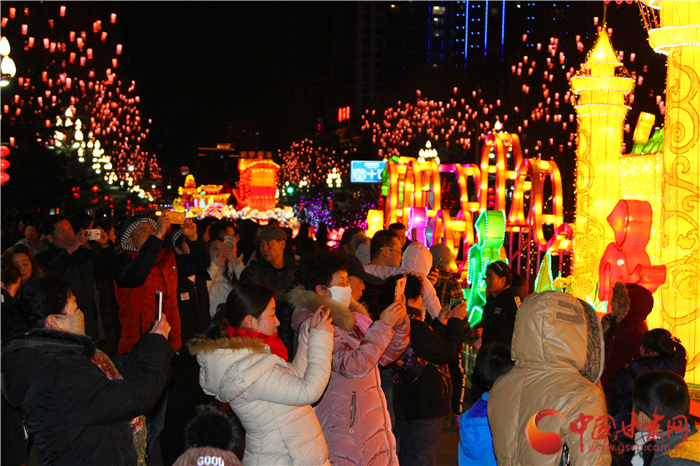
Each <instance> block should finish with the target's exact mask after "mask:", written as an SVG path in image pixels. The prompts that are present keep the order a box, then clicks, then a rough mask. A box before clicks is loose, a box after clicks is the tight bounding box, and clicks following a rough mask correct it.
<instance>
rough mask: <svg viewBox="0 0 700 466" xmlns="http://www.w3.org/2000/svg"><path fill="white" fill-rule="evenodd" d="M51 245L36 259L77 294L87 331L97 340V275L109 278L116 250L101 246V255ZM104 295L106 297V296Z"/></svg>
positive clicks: (79, 249)
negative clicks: (71, 250) (72, 251)
mask: <svg viewBox="0 0 700 466" xmlns="http://www.w3.org/2000/svg"><path fill="white" fill-rule="evenodd" d="M47 244H48V246H49V248H48V249H47V250H46V251H44V252H41V253H39V254H37V255H36V260H37V261H39V263H40V264H41V265H42V266H43V267H44V270H45V271H46V273H47V274H48V275H49V276H54V277H56V278H60V279H62V280H65V281H66V283H68V284H69V285H70V289H71V291H72V292H73V294H74V295H75V300H76V302H77V303H78V307H79V308H80V310H81V311H83V315H84V316H85V333H86V334H87V335H89V336H91V337H92V338H93V339H97V337H98V336H99V335H98V328H97V321H98V317H97V314H98V312H99V310H98V309H97V296H96V295H95V277H103V278H108V277H109V276H110V269H111V267H112V265H113V263H114V259H115V253H114V248H113V247H112V246H107V247H106V248H99V249H100V254H101V255H100V256H98V255H97V254H95V253H94V252H92V250H90V249H88V248H82V247H81V248H78V249H77V250H76V251H75V252H74V253H73V254H70V253H68V251H67V250H65V249H59V248H57V247H56V246H54V245H53V244H51V243H48V242H47ZM106 298H107V297H106V296H105V297H104V298H103V299H106Z"/></svg>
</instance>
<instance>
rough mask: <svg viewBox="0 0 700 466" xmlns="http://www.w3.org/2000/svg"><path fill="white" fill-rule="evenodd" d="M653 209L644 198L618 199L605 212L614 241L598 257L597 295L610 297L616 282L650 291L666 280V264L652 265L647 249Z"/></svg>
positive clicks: (604, 297)
mask: <svg viewBox="0 0 700 466" xmlns="http://www.w3.org/2000/svg"><path fill="white" fill-rule="evenodd" d="M652 218H653V212H652V209H651V204H649V203H648V202H647V201H632V200H627V199H620V201H619V202H618V203H617V205H616V206H615V208H614V209H613V211H612V212H611V213H610V215H608V218H607V220H608V223H609V224H610V226H611V227H612V229H613V231H614V232H615V242H614V243H610V244H608V247H607V248H606V249H605V252H604V253H603V258H602V259H601V260H600V269H599V280H600V286H599V288H598V299H600V300H601V301H610V298H611V297H612V289H613V286H614V285H615V282H617V281H618V280H622V281H623V282H625V283H637V284H638V285H641V286H643V287H644V288H646V289H647V290H649V291H651V292H652V293H653V292H654V291H656V289H657V288H658V287H659V286H660V285H661V284H663V283H664V282H665V281H666V266H665V265H651V260H650V259H649V254H647V252H646V247H647V244H648V243H649V236H650V235H651V221H652Z"/></svg>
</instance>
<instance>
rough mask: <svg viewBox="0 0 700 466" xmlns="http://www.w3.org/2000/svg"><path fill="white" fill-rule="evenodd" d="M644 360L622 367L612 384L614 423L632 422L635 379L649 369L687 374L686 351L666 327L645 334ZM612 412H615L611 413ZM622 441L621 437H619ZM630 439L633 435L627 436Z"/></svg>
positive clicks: (643, 340) (619, 424) (643, 339)
mask: <svg viewBox="0 0 700 466" xmlns="http://www.w3.org/2000/svg"><path fill="white" fill-rule="evenodd" d="M642 355H643V356H642V359H640V360H639V361H637V362H635V363H634V365H632V367H623V368H622V369H620V370H619V371H617V373H616V374H615V378H614V379H613V383H612V386H611V387H610V389H611V391H612V393H613V395H614V396H615V406H616V411H615V413H616V414H614V416H615V425H617V426H621V425H622V422H625V423H627V424H629V422H630V417H631V413H632V389H633V388H634V381H635V380H637V379H638V378H639V377H640V376H641V375H642V374H646V373H647V372H650V371H659V370H664V371H672V372H675V373H676V374H678V375H680V376H681V377H683V376H685V365H686V351H685V348H684V347H683V345H681V342H680V340H678V339H677V338H674V337H673V335H671V332H669V331H668V330H666V329H663V328H655V329H653V330H649V331H648V332H646V333H645V334H644V337H642ZM611 414H612V413H611ZM618 440H620V437H618ZM628 440H629V441H630V442H631V441H632V439H631V438H629V439H628Z"/></svg>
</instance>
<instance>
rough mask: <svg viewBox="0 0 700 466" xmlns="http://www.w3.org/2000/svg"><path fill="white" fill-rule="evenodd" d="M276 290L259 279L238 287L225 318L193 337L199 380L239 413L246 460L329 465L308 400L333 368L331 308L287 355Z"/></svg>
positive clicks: (316, 316)
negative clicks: (292, 353)
mask: <svg viewBox="0 0 700 466" xmlns="http://www.w3.org/2000/svg"><path fill="white" fill-rule="evenodd" d="M272 293H273V292H272V290H270V289H269V288H267V287H266V286H264V285H258V284H254V283H247V284H243V285H238V286H237V287H236V288H234V290H233V291H232V292H231V294H230V295H229V297H228V299H227V300H226V311H225V312H226V319H224V321H223V322H222V323H221V325H217V326H213V327H212V328H211V329H210V330H209V332H208V333H207V335H206V337H204V338H202V339H197V340H194V341H192V342H191V343H190V345H189V349H190V352H191V353H192V354H194V355H196V356H197V362H198V363H199V365H200V372H199V383H200V385H201V386H202V389H203V390H204V392H205V393H207V394H209V395H213V396H215V397H216V399H217V400H219V401H222V402H226V403H229V404H230V405H231V408H232V409H233V411H234V412H235V413H236V415H237V416H238V418H239V419H240V420H241V423H242V424H243V427H244V428H245V430H246V441H245V454H244V456H243V464H244V465H246V466H248V465H261V466H262V465H327V464H329V463H328V447H327V446H326V441H325V439H324V437H323V433H322V432H321V426H320V424H319V422H318V419H317V418H316V415H315V414H314V412H313V410H312V409H311V406H310V404H311V403H314V402H316V401H317V400H318V399H319V398H320V397H321V395H322V394H323V391H324V389H325V388H326V385H327V384H328V379H329V377H330V373H331V354H332V352H333V326H332V325H331V319H330V317H329V314H330V310H324V309H323V307H321V308H319V309H318V310H317V311H316V313H315V314H314V316H313V318H312V319H311V320H310V321H308V322H307V323H306V324H305V325H304V326H302V328H301V331H300V334H299V347H298V350H297V353H296V356H295V358H294V361H292V362H290V363H287V362H285V361H286V359H287V350H286V348H285V346H284V344H283V343H282V341H281V340H280V339H279V337H278V336H277V325H279V321H278V320H277V317H276V316H275V300H274V299H273V297H272Z"/></svg>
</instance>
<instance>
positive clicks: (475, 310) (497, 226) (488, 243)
mask: <svg viewBox="0 0 700 466" xmlns="http://www.w3.org/2000/svg"><path fill="white" fill-rule="evenodd" d="M474 226H475V228H476V235H477V238H478V240H479V242H478V243H477V244H475V245H474V246H472V247H471V248H469V274H468V276H467V293H468V294H469V299H468V300H467V311H468V315H467V317H468V319H469V325H471V326H472V327H473V326H474V325H476V324H477V323H479V322H481V316H482V315H483V308H484V304H486V283H485V282H484V280H483V278H484V274H485V273H486V267H487V266H488V265H489V264H490V263H491V262H495V261H499V260H502V261H504V262H506V263H508V259H507V258H506V257H505V253H504V251H503V240H504V239H505V234H506V214H505V212H503V211H502V210H487V211H484V212H482V213H481V215H479V218H478V219H477V220H476V223H475V225H474Z"/></svg>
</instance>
